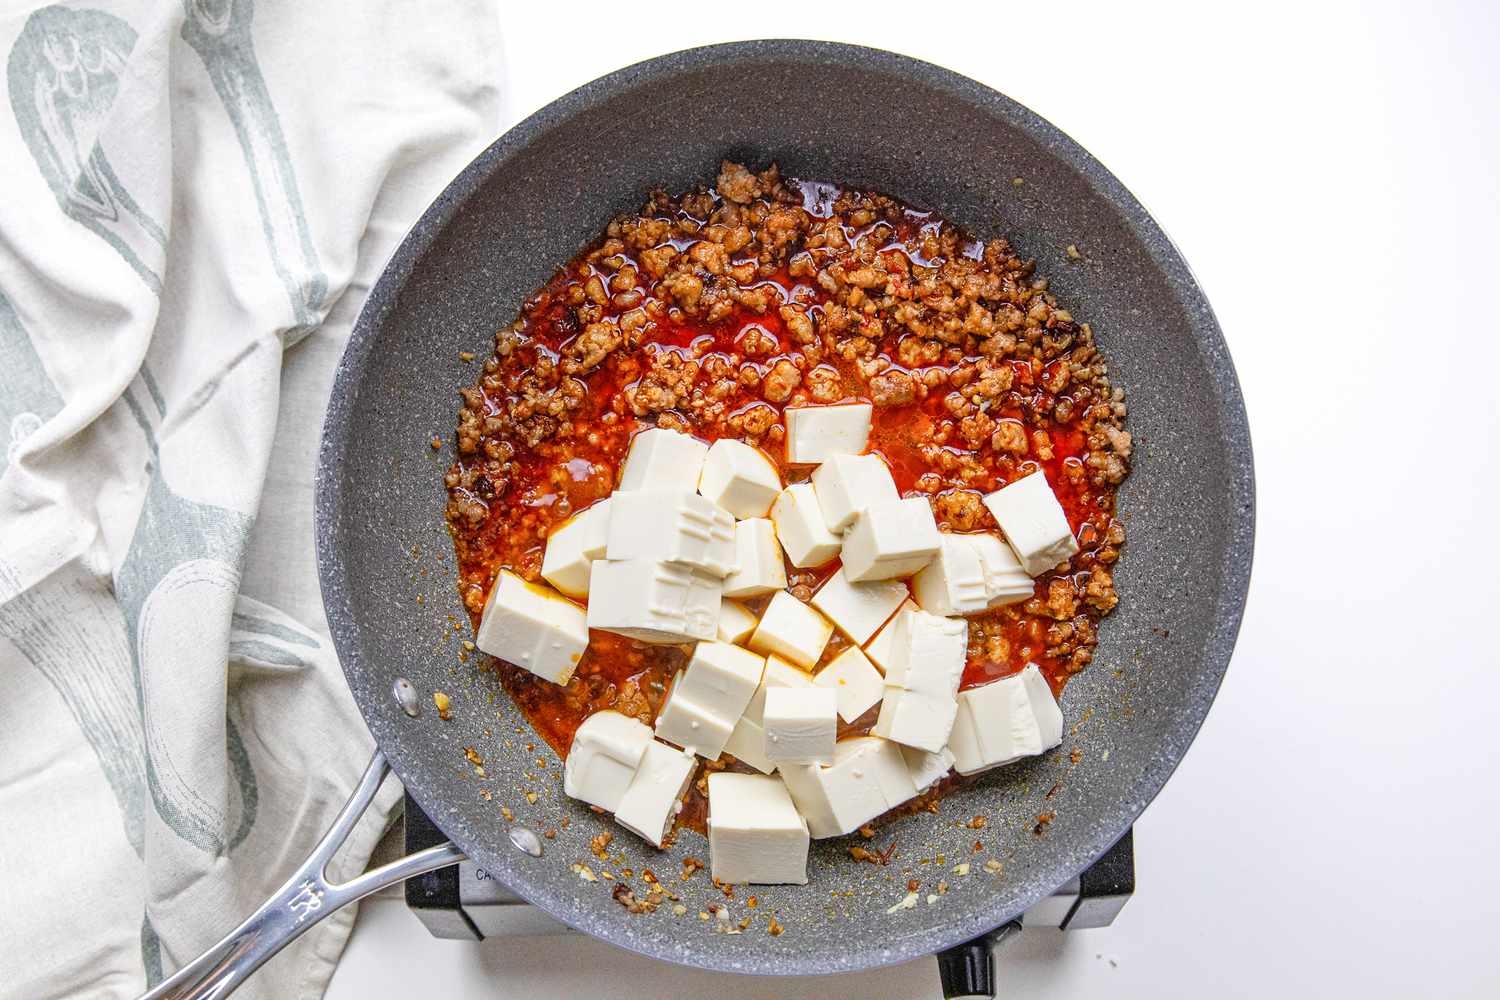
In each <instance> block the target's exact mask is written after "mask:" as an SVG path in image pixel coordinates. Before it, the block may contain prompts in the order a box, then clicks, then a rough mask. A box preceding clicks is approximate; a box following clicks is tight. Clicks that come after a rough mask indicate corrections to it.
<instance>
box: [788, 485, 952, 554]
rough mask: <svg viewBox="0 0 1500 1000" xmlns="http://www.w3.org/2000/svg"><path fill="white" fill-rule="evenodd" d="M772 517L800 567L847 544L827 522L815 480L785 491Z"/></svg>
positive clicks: (789, 551)
mask: <svg viewBox="0 0 1500 1000" xmlns="http://www.w3.org/2000/svg"><path fill="white" fill-rule="evenodd" d="M923 502H924V503H925V502H926V501H923ZM771 520H772V521H774V522H775V524H776V538H777V539H778V540H779V541H780V542H781V547H782V548H783V549H785V550H786V555H787V558H788V559H790V560H791V561H792V565H793V566H796V567H797V568H798V569H806V568H807V567H809V566H821V565H823V564H824V563H826V562H827V561H828V560H830V559H832V558H833V557H834V556H836V555H838V554H839V547H840V546H842V545H843V544H844V543H843V542H842V541H841V540H840V539H839V536H838V535H835V534H834V533H833V532H831V531H829V530H828V525H827V524H825V523H823V512H822V511H821V510H820V509H819V508H818V498H817V495H816V494H815V493H814V492H813V488H812V484H811V483H793V484H792V485H791V486H788V487H787V488H786V489H784V490H782V491H781V495H780V496H778V497H777V498H776V503H775V504H773V505H772V507H771Z"/></svg>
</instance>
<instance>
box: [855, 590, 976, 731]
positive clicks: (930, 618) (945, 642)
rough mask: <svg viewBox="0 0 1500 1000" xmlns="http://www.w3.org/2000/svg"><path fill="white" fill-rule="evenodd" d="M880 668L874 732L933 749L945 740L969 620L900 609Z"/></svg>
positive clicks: (965, 653)
mask: <svg viewBox="0 0 1500 1000" xmlns="http://www.w3.org/2000/svg"><path fill="white" fill-rule="evenodd" d="M892 648H893V652H892V655H891V656H890V658H889V660H888V662H887V665H886V669H885V684H886V687H885V695H884V698H883V700H882V701H881V703H880V717H879V718H878V719H877V720H876V721H875V727H874V729H872V730H871V731H872V732H873V733H874V734H875V735H876V736H882V737H884V738H885V739H888V740H893V741H895V742H897V743H901V744H904V745H906V746H912V747H917V748H919V749H922V750H929V751H932V752H934V753H936V752H937V751H939V750H941V749H942V748H943V747H944V745H946V744H947V742H948V734H949V732H950V731H951V730H952V728H953V719H954V716H955V714H956V713H957V711H958V702H957V694H958V685H959V681H960V680H961V679H962V677H963V671H964V664H965V663H966V662H967V659H968V648H969V625H968V622H965V621H963V620H962V619H958V618H940V617H938V616H937V615H932V614H928V613H927V612H925V611H908V612H904V613H902V615H901V617H900V621H899V622H897V624H896V633H895V635H894V637H893V638H892Z"/></svg>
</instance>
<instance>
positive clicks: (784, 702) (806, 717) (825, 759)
mask: <svg viewBox="0 0 1500 1000" xmlns="http://www.w3.org/2000/svg"><path fill="white" fill-rule="evenodd" d="M761 725H762V728H763V729H764V730H765V734H766V758H767V759H768V760H773V761H775V762H776V764H777V766H780V765H782V764H832V763H833V744H834V740H835V739H836V737H837V733H838V726H839V720H838V698H837V696H836V695H835V694H834V693H833V692H832V691H830V690H828V689H827V688H822V687H811V688H786V687H777V688H772V689H771V690H769V691H767V692H766V705H765V715H764V719H763V721H762V723H761Z"/></svg>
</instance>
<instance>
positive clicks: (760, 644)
mask: <svg viewBox="0 0 1500 1000" xmlns="http://www.w3.org/2000/svg"><path fill="white" fill-rule="evenodd" d="M832 635H833V626H832V625H830V624H829V623H828V620H827V619H826V618H824V617H823V616H822V615H820V614H818V613H817V612H816V611H814V610H813V609H812V608H810V607H808V606H807V605H806V604H803V603H802V602H801V601H799V600H797V599H796V598H795V597H793V596H792V595H791V594H789V593H788V592H787V591H785V590H778V591H777V592H776V593H775V594H773V595H772V596H771V603H770V604H768V605H766V611H765V614H763V615H761V616H760V624H758V625H756V626H755V631H754V632H752V633H751V634H750V648H751V649H753V650H755V651H756V652H757V653H765V654H768V655H769V654H771V653H775V654H776V655H777V656H780V657H784V658H785V659H787V660H790V661H791V662H792V663H795V664H796V665H797V666H799V667H801V668H802V669H803V670H811V669H812V667H813V664H815V663H817V662H818V658H819V657H821V656H822V655H823V648H824V647H825V646H827V645H828V639H829V637H830V636H832Z"/></svg>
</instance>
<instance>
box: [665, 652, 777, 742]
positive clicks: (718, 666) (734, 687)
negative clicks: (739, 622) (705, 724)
mask: <svg viewBox="0 0 1500 1000" xmlns="http://www.w3.org/2000/svg"><path fill="white" fill-rule="evenodd" d="M765 669H766V658H765V657H764V656H757V655H755V654H754V653H752V652H750V651H749V650H748V649H741V648H740V647H739V646H732V645H730V644H729V643H727V642H700V643H698V645H697V647H696V648H695V649H694V650H693V658H692V659H691V660H689V661H688V665H687V670H686V671H684V672H683V673H682V674H681V676H679V677H678V678H677V687H676V688H674V692H675V693H676V694H678V695H681V696H685V697H686V698H687V699H688V700H689V701H691V702H692V703H693V704H695V705H697V706H699V707H700V708H702V709H704V710H705V711H708V712H711V713H712V714H714V715H716V716H718V717H719V718H720V719H722V720H723V721H724V723H725V724H726V725H727V726H728V727H729V728H731V729H732V728H733V727H734V723H735V720H737V719H738V718H739V717H740V716H741V715H744V714H745V707H746V706H747V705H749V704H750V698H751V697H752V696H753V695H754V694H755V690H756V688H758V687H760V678H761V675H762V674H763V673H765Z"/></svg>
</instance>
